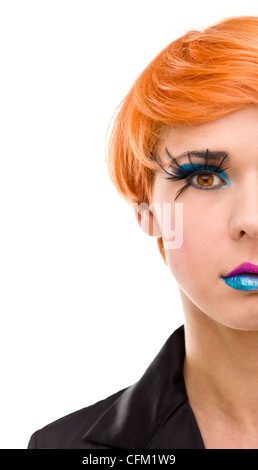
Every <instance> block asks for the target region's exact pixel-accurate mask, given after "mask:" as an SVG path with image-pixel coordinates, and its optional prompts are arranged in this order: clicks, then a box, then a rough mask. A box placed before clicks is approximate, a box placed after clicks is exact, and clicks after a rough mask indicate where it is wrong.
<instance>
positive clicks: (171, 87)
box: [106, 16, 258, 263]
mask: <svg viewBox="0 0 258 470" xmlns="http://www.w3.org/2000/svg"><path fill="white" fill-rule="evenodd" d="M250 104H258V17H255V16H241V17H231V18H228V19H224V20H223V21H220V22H217V23H215V24H214V25H213V26H211V27H208V28H206V29H205V30H203V31H197V30H192V31H189V32H187V33H186V34H185V35H183V36H181V37H180V38H178V39H176V40H175V41H173V42H171V43H170V44H169V45H168V46H167V47H165V49H163V50H162V51H161V52H160V53H159V54H158V55H157V56H156V57H155V58H154V59H153V60H152V61H151V63H150V64H149V65H148V66H147V67H146V68H145V69H144V70H143V72H142V73H141V74H140V76H139V77H138V78H137V79H136V81H135V83H134V84H133V86H132V88H131V90H130V91H129V93H128V94H127V95H126V97H125V98H124V100H123V101H122V102H121V103H120V105H119V106H118V108H117V110H116V111H115V114H114V117H113V118H112V121H111V123H110V125H112V129H111V133H110V136H109V139H108V146H107V154H106V161H107V166H108V172H109V175H110V178H111V180H112V182H113V183H114V185H115V187H116V188H117V190H118V192H119V194H120V195H121V196H122V197H123V198H125V199H126V201H127V202H129V203H138V204H140V203H142V202H145V203H147V204H150V203H151V195H152V186H153V181H154V175H155V172H156V170H157V164H156V163H155V162H154V161H153V159H152V158H151V156H150V152H153V150H154V147H155V146H156V145H157V144H158V143H159V141H160V138H161V134H162V132H163V130H164V128H165V127H166V126H167V125H171V124H172V125H173V124H174V125H177V124H180V125H196V124H200V123H203V122H206V121H212V120H214V119H217V118H220V117H222V116H224V115H226V114H228V113H230V112H232V111H236V110H239V109H242V108H244V107H245V106H247V105H250ZM157 243H158V248H159V251H160V253H161V255H162V257H163V260H164V261H165V263H166V258H165V251H164V246H163V240H162V238H158V239H157Z"/></svg>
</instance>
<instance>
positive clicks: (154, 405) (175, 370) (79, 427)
mask: <svg viewBox="0 0 258 470" xmlns="http://www.w3.org/2000/svg"><path fill="white" fill-rule="evenodd" d="M184 357H185V344H184V327H183V326H181V327H180V328H178V329H177V330H176V331H175V332H174V333H173V334H172V335H171V336H170V337H169V338H168V339H167V341H166V343H165V344H164V346H163V347H162V349H161V350H160V352H159V353H158V355H157V356H156V357H155V359H154V361H153V362H152V363H151V364H150V366H149V367H148V369H147V370H146V371H145V373H144V374H143V376H142V377H141V379H140V380H139V381H138V382H136V383H135V384H134V385H132V386H130V387H127V388H125V389H123V390H120V391H119V392H117V393H115V394H114V395H111V396H110V397H108V398H106V399H105V400H101V401H99V402H97V403H95V404H94V405H91V406H88V407H87V408H84V409H82V410H80V411H77V412H75V413H72V414H69V415H68V416H65V417H64V418H61V419H59V420H57V421H55V422H53V423H51V424H48V425H47V426H45V427H44V428H43V429H41V430H39V431H37V432H35V433H34V434H33V435H32V437H31V439H30V442H29V446H28V448H29V449H42V448H45V449H46V448H47V449H113V448H115V449H204V443H203V440H202V437H201V434H200V431H199V428H198V425H197V423H196V420H195V417H194V414H193V412H192V410H191V407H190V405H189V403H188V400H187V395H186V389H185V383H184V378H183V364H184Z"/></svg>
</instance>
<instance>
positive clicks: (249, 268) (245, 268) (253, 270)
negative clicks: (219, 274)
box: [223, 261, 258, 278]
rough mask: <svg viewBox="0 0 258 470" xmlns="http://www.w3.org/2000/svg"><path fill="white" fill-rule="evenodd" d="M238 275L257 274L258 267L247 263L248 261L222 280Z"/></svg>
mask: <svg viewBox="0 0 258 470" xmlns="http://www.w3.org/2000/svg"><path fill="white" fill-rule="evenodd" d="M239 274H258V265H257V264H252V263H249V262H248V261H247V262H245V263H242V264H240V265H239V266H237V268H235V269H233V271H230V273H228V274H227V275H226V276H223V277H224V278H227V277H232V276H238V275H239Z"/></svg>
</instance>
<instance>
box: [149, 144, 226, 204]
mask: <svg viewBox="0 0 258 470" xmlns="http://www.w3.org/2000/svg"><path fill="white" fill-rule="evenodd" d="M166 152H167V154H168V156H169V158H170V159H171V163H170V165H169V168H170V170H172V173H170V172H169V171H167V170H166V169H165V168H164V167H163V166H162V165H161V164H160V163H159V161H158V160H157V158H156V156H155V155H154V153H153V152H150V155H151V158H152V159H153V160H154V161H155V162H156V163H157V164H158V165H159V167H160V168H161V169H162V170H163V171H164V172H165V173H166V174H167V175H168V176H166V179H168V180H172V181H179V180H183V179H185V178H187V177H188V176H191V174H192V173H196V172H198V171H203V170H205V169H207V167H208V155H209V149H207V150H206V153H205V164H204V165H203V167H202V168H199V169H198V170H196V169H195V168H194V165H193V163H192V160H191V155H190V152H188V153H187V156H188V160H189V162H190V165H191V166H192V170H185V169H184V168H183V167H182V166H181V165H180V164H179V163H178V162H177V160H176V159H175V158H174V157H173V155H171V154H170V152H169V151H168V149H167V148H166ZM227 156H228V154H225V155H224V156H223V158H222V159H221V162H220V164H219V166H217V167H215V168H214V170H212V171H213V172H217V173H221V172H222V171H224V170H227V169H228V168H229V167H224V168H222V167H221V165H222V163H223V162H224V160H225V158H226V157H227ZM210 171H211V170H210ZM173 172H174V173H173ZM189 186H191V183H187V184H186V185H185V186H183V187H182V188H180V189H179V191H178V192H177V193H176V197H175V199H174V200H176V199H177V198H178V197H179V196H180V194H181V193H182V192H183V191H185V190H186V189H187V188H188V187H189Z"/></svg>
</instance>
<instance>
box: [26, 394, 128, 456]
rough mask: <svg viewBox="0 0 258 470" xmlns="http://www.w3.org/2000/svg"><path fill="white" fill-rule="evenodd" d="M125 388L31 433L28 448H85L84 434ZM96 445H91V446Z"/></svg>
mask: <svg viewBox="0 0 258 470" xmlns="http://www.w3.org/2000/svg"><path fill="white" fill-rule="evenodd" d="M125 390H126V389H123V390H120V391H119V392H116V393H114V394H113V395H110V396H109V397H107V398H105V399H103V400H100V401H98V402H97V403H94V404H93V405H90V406H87V407H85V408H82V409H81V410H78V411H75V412H73V413H70V414H68V415H66V416H64V417H63V418H60V419H58V420H56V421H54V422H52V423H50V424H48V425H47V426H44V427H43V428H42V429H39V430H38V431H36V432H34V434H32V436H31V438H30V441H29V444H28V449H80V448H83V449H85V448H87V443H86V442H85V440H84V439H83V436H84V434H86V433H87V431H89V430H90V428H91V427H92V426H93V425H94V424H95V423H96V421H98V419H99V418H100V417H101V416H103V414H105V412H106V411H107V410H108V409H109V408H110V407H111V406H112V405H113V404H114V403H115V402H116V400H117V399H118V398H119V397H120V395H121V394H122V393H123V392H124V391H125ZM94 447H98V446H94V445H91V448H94Z"/></svg>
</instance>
